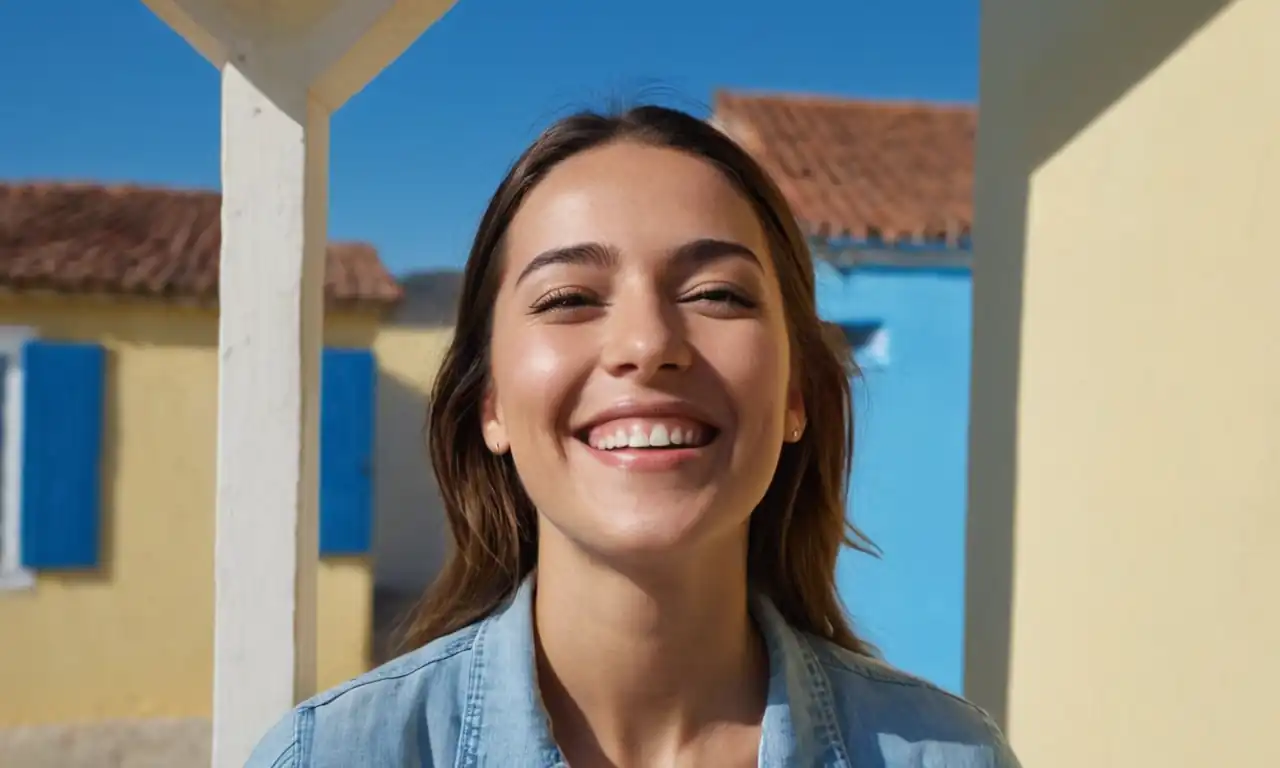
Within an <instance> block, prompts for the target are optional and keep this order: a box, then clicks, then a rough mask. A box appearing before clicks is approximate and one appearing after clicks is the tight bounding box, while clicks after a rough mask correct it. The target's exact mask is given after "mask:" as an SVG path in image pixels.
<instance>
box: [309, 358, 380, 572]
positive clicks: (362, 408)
mask: <svg viewBox="0 0 1280 768" xmlns="http://www.w3.org/2000/svg"><path fill="white" fill-rule="evenodd" d="M376 381H377V364H376V362H375V361H374V357H373V353H372V352H370V351H369V350H367V349H325V351H324V357H323V358H322V360H321V366H320V554H322V555H358V554H364V553H366V552H368V551H369V545H370V539H371V538H372V534H373V435H374V428H373V421H374V417H375V408H376V405H375V401H374V396H375V392H376V388H377V384H376Z"/></svg>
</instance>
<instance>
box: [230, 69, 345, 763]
mask: <svg viewBox="0 0 1280 768" xmlns="http://www.w3.org/2000/svg"><path fill="white" fill-rule="evenodd" d="M289 85H290V84H288V83H285V84H282V85H281V86H280V87H275V88H272V98H267V97H266V96H265V95H264V94H263V93H262V91H261V90H260V86H259V84H256V83H255V82H252V81H250V80H249V79H248V78H247V77H245V76H244V74H243V73H242V71H241V69H239V68H238V67H237V66H236V64H233V63H229V64H227V65H226V66H225V67H224V68H223V72H222V100H223V103H222V179H223V201H222V232H223V237H222V261H221V278H220V281H221V282H220V299H221V306H222V311H221V312H220V314H219V317H220V326H219V380H218V398H219V403H218V411H219V420H218V473H217V474H218V490H217V493H218V495H217V542H216V546H215V563H216V565H215V568H216V572H217V576H216V583H215V598H214V606H215V611H214V612H215V624H214V690H213V698H214V704H213V728H214V733H213V765H214V767H215V768H223V767H224V766H225V767H226V768H230V767H231V766H241V765H243V764H244V761H245V759H246V757H247V756H248V754H249V752H250V751H251V750H252V748H253V746H254V744H255V743H256V741H257V739H258V738H260V737H261V735H262V734H263V733H264V732H265V731H266V729H267V728H269V727H270V726H271V724H272V723H273V722H275V721H276V720H277V719H278V718H280V717H281V716H282V715H283V714H284V713H285V712H287V711H288V710H289V709H290V708H291V707H292V706H293V705H294V704H295V703H297V702H298V701H299V700H301V699H303V698H306V697H307V696H309V695H311V693H312V692H313V691H314V687H315V646H316V637H315V613H316V606H315V602H316V596H315V573H316V564H317V558H318V542H317V499H318V475H317V466H318V444H319V441H318V439H317V435H318V413H319V396H320V393H319V369H320V347H321V335H322V327H323V315H324V304H323V286H324V263H325V261H324V260H325V244H326V236H325V218H326V213H327V205H328V203H327V184H328V154H329V115H328V112H327V110H326V109H325V108H324V107H323V106H321V105H319V104H317V103H316V102H315V101H314V100H313V99H310V98H309V97H308V94H307V92H306V89H305V88H303V87H300V86H294V87H293V88H292V89H290V87H289ZM282 102H284V103H282Z"/></svg>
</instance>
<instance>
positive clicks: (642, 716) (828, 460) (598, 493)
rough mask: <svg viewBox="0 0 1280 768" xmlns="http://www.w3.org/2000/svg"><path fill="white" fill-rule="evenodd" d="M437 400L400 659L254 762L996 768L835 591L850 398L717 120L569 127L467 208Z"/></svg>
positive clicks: (775, 228) (776, 217)
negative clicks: (426, 579)
mask: <svg viewBox="0 0 1280 768" xmlns="http://www.w3.org/2000/svg"><path fill="white" fill-rule="evenodd" d="M457 320H458V321H457V328H456V333H455V337H454V340H453V343H452V346H451V348H450V350H449V352H448V354H447V356H446V358H445V361H444V363H443V365H442V368H441V370H440V373H439V376H438V378H437V381H436V386H435V390H434V392H433V397H432V413H431V425H430V449H431V457H432V462H433V465H434V468H435V471H436V474H437V477H438V480H439V485H440V489H441V493H442V496H443V498H444V502H445V508H446V511H447V513H448V516H449V522H450V527H451V531H452V534H453V539H454V545H455V546H454V551H453V553H452V557H451V559H450V560H449V562H448V563H447V565H446V566H445V569H444V571H443V572H442V573H441V575H440V577H439V579H438V580H437V582H436V583H435V584H434V585H433V586H432V588H431V590H430V591H429V592H428V594H427V595H426V596H425V597H424V599H423V601H422V603H421V605H420V606H419V608H418V612H417V615H416V618H415V621H414V623H413V625H412V628H411V634H412V637H413V640H414V641H415V645H418V646H420V647H419V648H418V650H416V651H413V652H411V653H409V654H407V655H405V656H403V657H401V658H400V659H397V660H395V661H393V662H391V663H390V664H388V665H386V666H384V667H381V668H379V669H377V670H374V671H373V672H371V673H369V674H368V675H366V676H364V677H361V678H359V679H357V680H354V681H352V682H350V683H348V684H347V685H345V686H341V687H339V688H337V689H335V690H333V691H330V692H328V693H325V694H322V695H320V696H318V697H316V698H314V699H312V700H311V701H309V702H305V703H304V704H302V705H301V706H300V707H299V708H298V709H297V710H295V711H294V712H293V713H291V714H290V715H289V716H287V717H286V718H284V719H283V720H282V721H281V722H280V724H279V725H278V726H277V727H276V728H275V729H273V730H272V731H271V732H270V733H269V734H268V735H267V736H266V738H265V739H264V740H263V742H262V744H261V745H260V746H259V749H258V751H257V753H256V754H255V757H254V759H253V761H251V764H252V765H262V766H267V765H275V766H279V765H296V766H330V765H333V766H337V765H376V766H383V765H386V766H443V765H468V766H477V765H484V766H495V767H497V766H501V767H502V768H509V767H511V766H560V765H565V764H570V765H573V766H575V768H582V767H583V766H631V765H662V766H667V765H696V766H703V765H705V766H716V767H717V768H719V767H720V766H754V765H763V766H852V765H883V766H886V767H887V768H895V767H899V766H902V767H905V766H914V765H920V764H923V763H922V762H921V761H925V760H927V761H928V762H929V764H930V765H936V766H944V767H945V766H992V767H995V766H1013V765H1016V760H1015V758H1014V757H1013V755H1012V754H1011V752H1010V751H1009V749H1008V747H1007V746H1006V745H1005V743H1004V741H1003V739H1002V737H1001V736H1000V734H999V732H998V731H997V729H996V728H995V727H994V725H992V724H991V722H990V720H989V719H988V718H987V717H986V716H985V715H984V714H983V713H982V712H981V711H980V710H978V709H977V708H975V707H973V706H972V705H970V704H968V703H967V702H964V701H962V700H960V699H957V698H955V697H953V696H951V695H949V694H947V693H944V692H942V691H940V690H938V689H936V688H934V687H932V686H930V685H928V684H927V683H925V682H922V681H919V680H916V679H913V678H911V677H908V676H907V675H905V674H902V673H900V672H898V671H896V670H893V669H891V668H889V667H888V666H886V665H885V664H883V663H881V662H879V661H877V660H875V659H874V658H873V654H872V652H871V649H870V648H869V647H868V646H867V645H866V644H865V643H864V642H863V641H862V640H861V639H859V638H858V636H857V635H856V634H855V633H854V631H853V629H852V628H851V627H850V625H849V622H848V620H847V618H846V616H845V613H844V611H843V609H842V606H841V605H840V602H839V599H838V598H837V595H836V589H835V586H834V572H835V565H836V558H837V555H838V554H839V551H840V549H841V547H842V546H843V545H846V544H848V545H852V546H855V547H858V548H862V549H869V548H870V543H869V542H868V541H866V539H865V538H864V537H862V535H861V534H860V533H859V532H858V531H857V530H856V529H854V528H852V527H851V526H850V525H849V524H848V523H847V522H846V519H845V496H844V494H845V486H846V481H847V476H848V469H849V458H850V451H851V434H852V418H853V414H852V413H851V409H850V395H849V376H850V373H851V370H850V368H851V364H849V363H848V354H847V349H846V348H845V345H844V343H843V340H842V339H841V337H840V334H839V333H838V332H836V333H833V332H831V331H830V329H828V328H826V327H825V326H824V324H823V323H822V322H820V320H819V319H818V315H817V311H816V306H815V301H814V273H813V266H812V263H811V261H810V255H809V252H808V250H807V248H806V247H805V244H804V238H803V237H802V235H801V233H800V231H799V230H798V227H797V225H796V223H795V221H794V218H793V216H792V214H791V212H790V209H789V208H788V206H787V204H786V202H785V200H784V199H783V197H782V195H781V194H780V193H779V191H778V189H777V188H776V187H775V186H774V184H773V183H772V182H771V181H770V180H769V179H768V177H767V176H766V175H765V173H764V172H763V171H762V170H761V169H760V168H759V166H758V165H757V164H756V163H755V162H754V161H753V160H752V159H751V158H750V157H749V156H748V155H747V154H746V153H744V152H743V151H742V150H741V149H740V148H739V147H738V146H737V145H736V144H734V143H733V142H732V141H731V140H729V139H728V138H727V137H725V136H724V135H723V134H721V133H720V132H719V131H717V130H716V129H715V128H713V127H711V126H709V125H707V124H706V123H703V122H702V121H699V120H697V119H694V118H692V117H690V116H688V115H685V114H682V113H679V112H675V111H671V110H668V109H663V108H658V107H641V108H637V109H633V110H631V111H629V112H626V113H625V114H622V115H620V116H616V117H615V116H603V115H595V114H581V115H576V116H573V117H570V118H567V119H565V120H562V121H560V122H559V123H557V124H555V125H553V126H552V127H551V128H549V129H548V130H547V131H546V132H545V133H544V134H543V135H542V136H541V137H540V138H539V139H538V140H537V141H536V142H535V143H534V144H533V146H531V147H530V148H529V149H528V150H527V151H526V152H525V154H524V155H523V156H522V157H521V158H520V159H519V160H518V161H517V163H516V164H515V166H514V167H513V168H512V170H511V171H510V173H509V174H508V176H507V178H506V179H505V180H504V181H503V183H502V184H501V186H500V187H499V189H498V191H497V193H496V194H495V195H494V197H493V199H492V201H491V202H490V205H489V208H488V210H487V211H486V212H485V215H484V217H483V219H482V221H481V224H480V228H479V232H478V234H477V236H476V240H475V243H474V246H473V248H472V251H471V254H470V257H469V259H468V262H467V268H466V274H465V277H464V281H463V288H462V297H461V302H460V307H459V312H458V319H457Z"/></svg>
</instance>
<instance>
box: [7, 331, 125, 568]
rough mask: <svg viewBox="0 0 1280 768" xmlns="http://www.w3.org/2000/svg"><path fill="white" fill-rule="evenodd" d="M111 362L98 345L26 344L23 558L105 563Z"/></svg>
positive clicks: (48, 563) (65, 564)
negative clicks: (105, 427) (105, 429)
mask: <svg viewBox="0 0 1280 768" xmlns="http://www.w3.org/2000/svg"><path fill="white" fill-rule="evenodd" d="M105 360H106V355H105V353H104V351H103V349H102V347H99V346H97V345H94V344H71V343H59V342H42V341H31V342H28V343H27V344H26V346H25V347H24V348H23V350H22V367H23V376H24V378H25V380H26V381H25V385H24V387H23V394H22V397H23V411H22V414H23V415H22V444H23V450H22V512H21V515H22V517H21V520H20V522H21V529H22V564H23V565H24V566H26V567H28V568H36V569H62V568H94V567H96V566H97V565H98V563H99V534H100V531H99V528H100V520H101V514H100V512H101V504H102V500H101V496H102V422H103V410H104V409H103V405H104V398H103V395H104V387H105V380H104V377H105Z"/></svg>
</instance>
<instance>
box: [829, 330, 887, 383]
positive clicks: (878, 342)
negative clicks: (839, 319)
mask: <svg viewBox="0 0 1280 768" xmlns="http://www.w3.org/2000/svg"><path fill="white" fill-rule="evenodd" d="M840 327H841V328H842V329H843V330H844V334H845V338H846V339H848V340H849V345H850V347H852V351H853V359H854V361H855V362H856V363H857V364H858V368H859V369H861V370H863V371H878V370H883V369H885V368H888V367H889V360H890V357H889V341H890V336H889V330H888V329H887V328H885V326H884V323H882V322H880V321H878V320H868V321H855V322H847V323H840ZM864 329H869V330H870V332H869V333H867V335H866V336H865V337H864V339H863V340H862V343H861V344H856V343H854V340H853V338H852V336H853V333H852V332H853V331H854V330H859V331H861V330H864Z"/></svg>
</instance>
